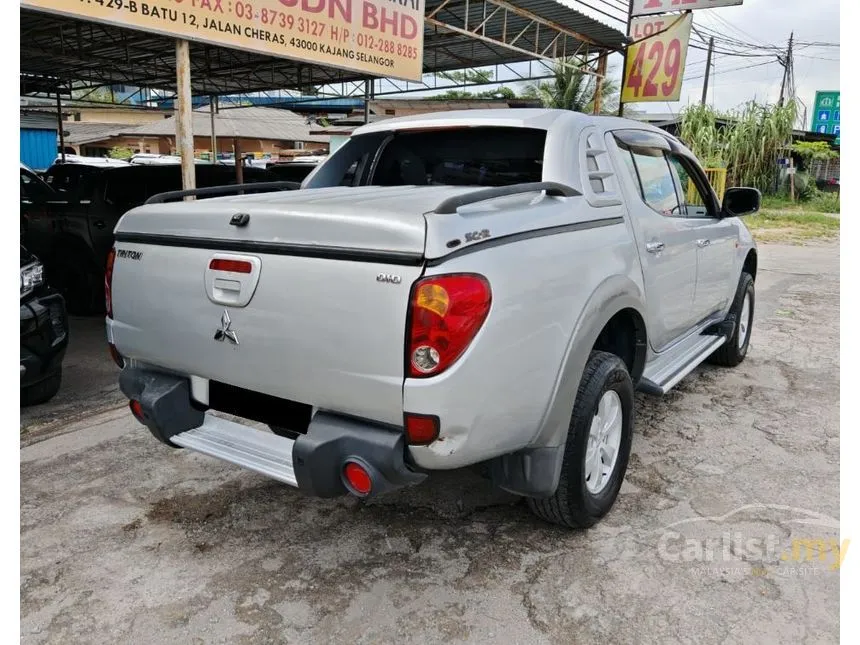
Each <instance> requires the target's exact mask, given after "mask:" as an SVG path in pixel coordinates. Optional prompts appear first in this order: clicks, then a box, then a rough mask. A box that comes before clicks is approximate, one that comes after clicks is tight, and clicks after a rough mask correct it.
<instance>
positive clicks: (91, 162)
mask: <svg viewBox="0 0 860 645" xmlns="http://www.w3.org/2000/svg"><path fill="white" fill-rule="evenodd" d="M65 164H75V165H85V166H98V167H102V166H104V167H122V166H127V165H128V162H127V161H124V160H122V159H111V158H110V157H84V156H82V155H75V154H68V153H66V155H65V160H63V155H57V158H56V159H55V160H54V163H53V164H52V165H54V166H56V165H65Z"/></svg>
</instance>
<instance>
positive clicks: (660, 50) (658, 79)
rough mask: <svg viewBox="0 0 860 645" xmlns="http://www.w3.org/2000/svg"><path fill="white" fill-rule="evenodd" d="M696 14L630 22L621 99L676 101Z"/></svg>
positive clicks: (627, 101) (624, 100)
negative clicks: (629, 40) (629, 39)
mask: <svg viewBox="0 0 860 645" xmlns="http://www.w3.org/2000/svg"><path fill="white" fill-rule="evenodd" d="M692 26H693V14H686V15H683V16H679V15H671V16H665V15H664V16H649V17H647V18H636V19H634V20H633V21H632V22H631V23H630V38H631V39H633V40H634V41H635V42H633V43H631V44H630V45H628V47H627V65H626V67H625V70H624V85H623V87H622V89H621V100H622V101H623V102H624V103H637V102H644V101H677V100H678V99H679V98H681V79H682V78H683V76H684V65H685V63H686V61H687V45H688V44H689V41H690V29H691V27H692Z"/></svg>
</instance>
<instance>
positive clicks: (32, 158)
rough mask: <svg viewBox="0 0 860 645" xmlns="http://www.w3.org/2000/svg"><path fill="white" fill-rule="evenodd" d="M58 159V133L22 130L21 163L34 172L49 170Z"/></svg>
mask: <svg viewBox="0 0 860 645" xmlns="http://www.w3.org/2000/svg"><path fill="white" fill-rule="evenodd" d="M56 158H57V131H56V130H34V129H30V128H21V163H23V164H25V165H27V166H30V168H33V169H34V170H44V169H46V168H48V167H49V166H50V165H51V164H52V163H54V159H56Z"/></svg>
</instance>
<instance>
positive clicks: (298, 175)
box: [269, 164, 316, 182]
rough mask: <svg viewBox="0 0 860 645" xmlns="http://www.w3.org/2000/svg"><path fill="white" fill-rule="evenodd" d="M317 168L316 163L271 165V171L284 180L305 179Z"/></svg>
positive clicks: (299, 180)
mask: <svg viewBox="0 0 860 645" xmlns="http://www.w3.org/2000/svg"><path fill="white" fill-rule="evenodd" d="M314 168H316V165H314V164H295V165H293V164H282V165H274V166H270V167H269V172H271V173H272V174H274V175H277V176H278V179H280V180H283V181H298V182H301V181H304V179H305V177H307V176H308V175H309V174H311V171H312V170H313V169H314Z"/></svg>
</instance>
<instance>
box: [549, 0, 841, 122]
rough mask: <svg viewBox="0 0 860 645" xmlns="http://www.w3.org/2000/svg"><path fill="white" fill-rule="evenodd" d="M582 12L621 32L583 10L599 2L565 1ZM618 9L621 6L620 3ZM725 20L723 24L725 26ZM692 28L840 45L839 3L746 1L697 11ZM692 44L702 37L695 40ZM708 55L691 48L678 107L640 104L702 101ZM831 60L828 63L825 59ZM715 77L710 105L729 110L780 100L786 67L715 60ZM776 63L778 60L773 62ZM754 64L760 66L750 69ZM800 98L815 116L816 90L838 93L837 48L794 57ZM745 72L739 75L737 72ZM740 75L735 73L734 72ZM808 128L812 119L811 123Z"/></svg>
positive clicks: (655, 108) (772, 41)
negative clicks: (750, 102)
mask: <svg viewBox="0 0 860 645" xmlns="http://www.w3.org/2000/svg"><path fill="white" fill-rule="evenodd" d="M561 2H563V3H564V4H567V5H569V6H571V7H573V8H575V9H577V10H579V11H582V12H583V13H589V14H590V15H592V16H593V17H595V18H597V19H599V20H601V21H602V22H605V23H607V24H611V25H612V26H614V27H618V28H619V29H623V25H621V23H618V22H615V23H613V21H611V20H610V19H609V18H607V17H606V16H605V15H600V14H596V13H594V12H593V11H591V10H589V9H588V7H586V6H584V5H592V6H594V7H601V6H603V2H601V0H561ZM614 4H620V3H618V2H617V0H616V1H615V2H614ZM723 21H724V22H723ZM693 25H694V27H695V26H697V25H701V26H704V27H706V28H710V29H713V30H715V31H717V32H718V33H720V34H722V35H725V36H728V37H731V38H734V39H736V40H740V41H744V42H751V43H755V42H758V43H763V44H765V45H778V46H785V45H787V43H788V37H789V34H790V33H791V32H792V30H793V31H794V37H795V39H796V40H798V41H801V42H807V43H809V42H826V43H839V0H745V2H744V4H743V5H742V6H739V7H722V8H719V9H705V10H701V11H696V12H694V18H693ZM691 40H692V42H693V43H696V42H698V40H699V39H698V37H696V36H695V35H693V36H692V39H691ZM705 56H706V54H705V52H704V51H699V50H695V49H690V50H689V53H688V56H687V69H686V73H685V81H684V86H683V90H682V94H681V100H680V101H679V102H677V103H640V104H637V105H638V107H639V108H640V109H644V110H645V111H648V112H677V111H678V110H679V109H680V108H682V107H683V106H685V105H686V104H687V103H688V102H689V101H691V100H693V101H699V100H701V95H702V85H703V79H702V78H694V77H700V76H702V74H703V72H704V69H705ZM822 59H829V60H822ZM715 60H716V67H715V75H713V76H712V77H711V84H710V91H709V101H710V102H712V103H713V104H715V105H716V106H717V107H718V108H721V109H727V108H733V107H736V106H737V105H739V104H741V103H743V102H744V101H748V100H750V99H753V98H758V99H759V100H767V101H775V100H776V99H778V98H779V88H780V84H781V82H782V74H783V69H782V67H781V66H780V65H779V64H778V63H776V62H773V63H771V64H761V63H765V62H767V60H768V59H767V58H763V57H756V58H741V57H731V56H722V55H717V56H716V59H715ZM773 60H774V61H775V58H774V59H773ZM611 61H612V65H613V67H614V71H615V73H616V75H618V76H620V73H621V64H622V60H621V57H620V56H619V55H614V56H613V57H612V58H611ZM751 65H759V66H757V67H754V68H749V66H751ZM794 65H795V67H794V71H795V78H796V84H797V95H798V97H799V98H800V99H801V100H802V101H803V102H804V103H805V104H806V106H807V107H808V109H809V113H810V115H811V113H812V108H813V102H814V100H815V92H816V90H838V89H840V88H839V49H838V48H837V47H826V48H825V47H805V48H799V49H798V50H797V51H796V52H795V63H794ZM741 67H747V69H742V70H738V68H741ZM730 70H737V71H730ZM806 125H807V126H809V118H807V123H806Z"/></svg>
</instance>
